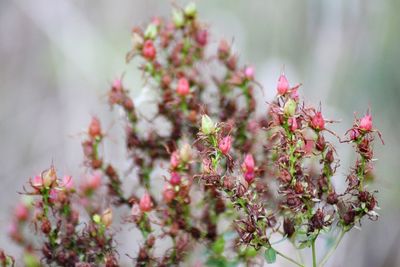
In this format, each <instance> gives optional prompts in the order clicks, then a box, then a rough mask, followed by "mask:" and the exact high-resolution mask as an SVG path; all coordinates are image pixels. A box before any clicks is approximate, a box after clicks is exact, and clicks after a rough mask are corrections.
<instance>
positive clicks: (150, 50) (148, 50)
mask: <svg viewBox="0 0 400 267" xmlns="http://www.w3.org/2000/svg"><path fill="white" fill-rule="evenodd" d="M156 54H157V51H156V48H155V47H154V44H153V41H152V40H147V41H146V42H145V43H144V45H143V49H142V55H143V57H144V58H146V59H148V60H153V59H154V58H155V57H156Z"/></svg>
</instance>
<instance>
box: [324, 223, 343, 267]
mask: <svg viewBox="0 0 400 267" xmlns="http://www.w3.org/2000/svg"><path fill="white" fill-rule="evenodd" d="M345 233H346V231H344V230H342V231H341V233H340V235H339V238H338V239H337V240H336V241H335V244H334V245H333V246H332V248H331V249H330V250H329V251H328V253H326V255H325V256H324V258H323V259H322V260H321V262H320V263H319V264H318V266H320V267H322V266H324V265H325V264H326V262H327V261H328V259H329V257H330V256H332V254H333V252H335V250H336V249H337V247H338V246H339V244H340V241H342V239H343V236H344V234H345Z"/></svg>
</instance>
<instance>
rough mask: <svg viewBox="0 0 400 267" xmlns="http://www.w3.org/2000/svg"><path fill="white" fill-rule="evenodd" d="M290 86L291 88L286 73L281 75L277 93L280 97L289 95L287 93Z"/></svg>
mask: <svg viewBox="0 0 400 267" xmlns="http://www.w3.org/2000/svg"><path fill="white" fill-rule="evenodd" d="M289 88H290V86H289V82H288V80H287V79H286V76H285V74H284V73H282V74H281V76H279V79H278V86H277V91H278V94H279V95H284V94H286V93H287V91H288V90H289Z"/></svg>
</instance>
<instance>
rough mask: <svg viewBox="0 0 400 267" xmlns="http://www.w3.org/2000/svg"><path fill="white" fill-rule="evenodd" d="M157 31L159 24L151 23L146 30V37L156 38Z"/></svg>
mask: <svg viewBox="0 0 400 267" xmlns="http://www.w3.org/2000/svg"><path fill="white" fill-rule="evenodd" d="M157 33H158V30H157V26H156V25H154V24H153V23H151V24H149V26H147V28H146V31H145V32H144V37H145V38H146V39H154V38H156V36H157Z"/></svg>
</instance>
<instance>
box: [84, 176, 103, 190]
mask: <svg viewBox="0 0 400 267" xmlns="http://www.w3.org/2000/svg"><path fill="white" fill-rule="evenodd" d="M100 185H101V173H100V172H95V173H94V174H93V175H91V176H89V177H88V180H87V181H86V186H85V188H86V189H87V190H96V189H97V188H99V187H100Z"/></svg>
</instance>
